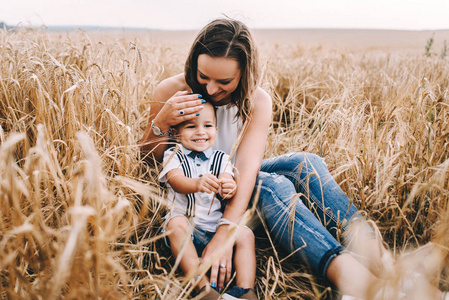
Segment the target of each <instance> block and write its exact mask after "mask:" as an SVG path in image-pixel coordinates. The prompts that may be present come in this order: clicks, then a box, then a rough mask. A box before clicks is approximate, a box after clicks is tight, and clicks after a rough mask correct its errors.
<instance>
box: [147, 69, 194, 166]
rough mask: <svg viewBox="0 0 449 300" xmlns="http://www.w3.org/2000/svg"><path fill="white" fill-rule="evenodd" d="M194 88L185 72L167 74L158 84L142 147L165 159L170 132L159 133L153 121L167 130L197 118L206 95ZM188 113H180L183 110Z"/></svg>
mask: <svg viewBox="0 0 449 300" xmlns="http://www.w3.org/2000/svg"><path fill="white" fill-rule="evenodd" d="M189 92H190V88H189V87H188V86H187V84H186V83H185V80H184V74H178V75H176V76H173V77H170V78H167V79H165V80H163V81H162V82H161V83H159V84H158V86H157V87H156V90H155V92H154V96H153V100H152V101H151V104H150V113H151V115H150V118H149V120H148V124H147V127H146V128H145V132H144V134H143V137H142V140H141V142H140V150H141V151H142V152H143V153H144V154H148V155H151V156H152V157H153V158H154V159H155V160H156V161H158V162H162V159H163V155H164V151H165V150H166V149H167V148H168V146H169V136H168V135H164V136H156V135H155V134H154V133H153V129H152V127H151V122H152V121H153V120H154V125H155V126H157V127H159V129H160V130H161V132H163V133H165V132H168V131H169V130H170V128H171V127H173V126H175V125H177V124H179V123H181V122H184V121H186V120H190V119H193V118H196V114H197V113H199V112H200V111H201V109H202V108H203V107H202V99H201V98H199V95H198V94H189ZM181 110H182V111H183V112H184V114H180V111H181Z"/></svg>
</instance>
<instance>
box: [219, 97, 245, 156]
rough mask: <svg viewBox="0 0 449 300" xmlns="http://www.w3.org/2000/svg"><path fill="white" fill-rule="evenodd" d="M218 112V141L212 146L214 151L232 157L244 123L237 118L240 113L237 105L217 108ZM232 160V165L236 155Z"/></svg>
mask: <svg viewBox="0 0 449 300" xmlns="http://www.w3.org/2000/svg"><path fill="white" fill-rule="evenodd" d="M216 109H217V110H216V112H217V127H218V131H217V140H216V141H215V144H214V145H213V146H212V148H213V149H216V150H221V151H224V152H225V153H226V154H228V155H230V154H231V150H232V147H233V146H234V143H235V142H236V141H237V138H238V136H239V134H240V131H241V130H242V128H243V122H242V119H241V118H236V117H235V115H236V113H237V111H238V108H237V106H235V105H232V106H230V105H222V106H216ZM233 154H234V155H233V157H232V158H231V161H232V163H234V162H235V153H233Z"/></svg>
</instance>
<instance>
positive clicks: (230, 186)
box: [219, 173, 237, 199]
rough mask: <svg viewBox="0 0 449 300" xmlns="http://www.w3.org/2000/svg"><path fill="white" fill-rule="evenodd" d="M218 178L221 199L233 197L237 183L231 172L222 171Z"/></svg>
mask: <svg viewBox="0 0 449 300" xmlns="http://www.w3.org/2000/svg"><path fill="white" fill-rule="evenodd" d="M219 178H220V186H221V189H220V196H221V197H222V198H223V199H231V198H232V197H234V195H235V192H236V191H237V184H236V183H235V180H234V178H232V176H231V174H228V173H223V174H221V175H220V176H219Z"/></svg>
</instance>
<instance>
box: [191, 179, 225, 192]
mask: <svg viewBox="0 0 449 300" xmlns="http://www.w3.org/2000/svg"><path fill="white" fill-rule="evenodd" d="M219 188H220V181H219V180H218V178H217V177H215V176H214V175H212V174H204V175H203V176H202V177H200V178H198V180H197V182H196V189H197V192H201V193H208V194H216V193H218V189H219Z"/></svg>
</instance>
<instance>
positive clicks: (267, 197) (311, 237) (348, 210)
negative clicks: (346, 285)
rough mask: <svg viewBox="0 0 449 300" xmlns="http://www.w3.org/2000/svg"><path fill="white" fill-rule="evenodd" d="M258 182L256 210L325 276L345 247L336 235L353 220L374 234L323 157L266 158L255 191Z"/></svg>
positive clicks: (290, 247) (288, 247)
mask: <svg viewBox="0 0 449 300" xmlns="http://www.w3.org/2000/svg"><path fill="white" fill-rule="evenodd" d="M260 181H261V186H260V195H259V200H258V203H257V208H258V210H259V212H260V213H261V216H262V218H263V219H264V221H265V223H266V224H267V226H268V228H269V229H270V231H271V235H272V237H273V238H274V239H275V240H276V241H277V242H278V243H279V244H281V245H282V247H284V248H285V249H286V250H288V251H289V252H294V254H293V255H294V256H295V257H296V258H298V259H300V260H301V261H303V262H305V263H307V264H308V265H309V266H310V267H311V268H312V270H313V271H314V272H315V273H316V274H317V275H320V276H323V277H324V278H325V277H326V272H327V268H328V266H329V263H330V262H331V260H332V259H333V258H334V257H336V256H337V255H339V254H340V253H342V252H344V251H346V250H345V248H344V247H343V246H342V245H341V244H340V243H339V242H338V241H337V239H336V236H337V233H342V232H345V231H346V230H347V229H348V228H349V224H350V223H353V222H358V223H362V226H364V227H365V230H366V231H368V232H370V233H371V234H372V235H373V236H374V231H373V230H372V229H371V227H369V225H368V224H366V222H364V219H363V218H362V217H360V216H359V214H357V212H358V210H357V208H356V207H355V206H354V205H353V204H352V203H351V201H350V200H349V198H348V197H347V196H346V195H345V194H344V193H343V191H342V190H341V188H340V187H339V186H338V184H337V182H336V181H335V180H334V179H333V177H332V175H331V174H330V173H329V171H328V170H327V166H326V164H325V163H324V159H323V158H321V157H319V156H317V155H315V154H311V153H292V154H286V155H282V156H279V157H275V158H269V159H265V160H263V161H262V166H261V171H260V173H259V175H258V177H257V181H256V188H255V190H254V191H255V192H256V191H257V189H258V188H259V182H260ZM344 236H345V235H344V234H343V240H342V242H343V243H344Z"/></svg>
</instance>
